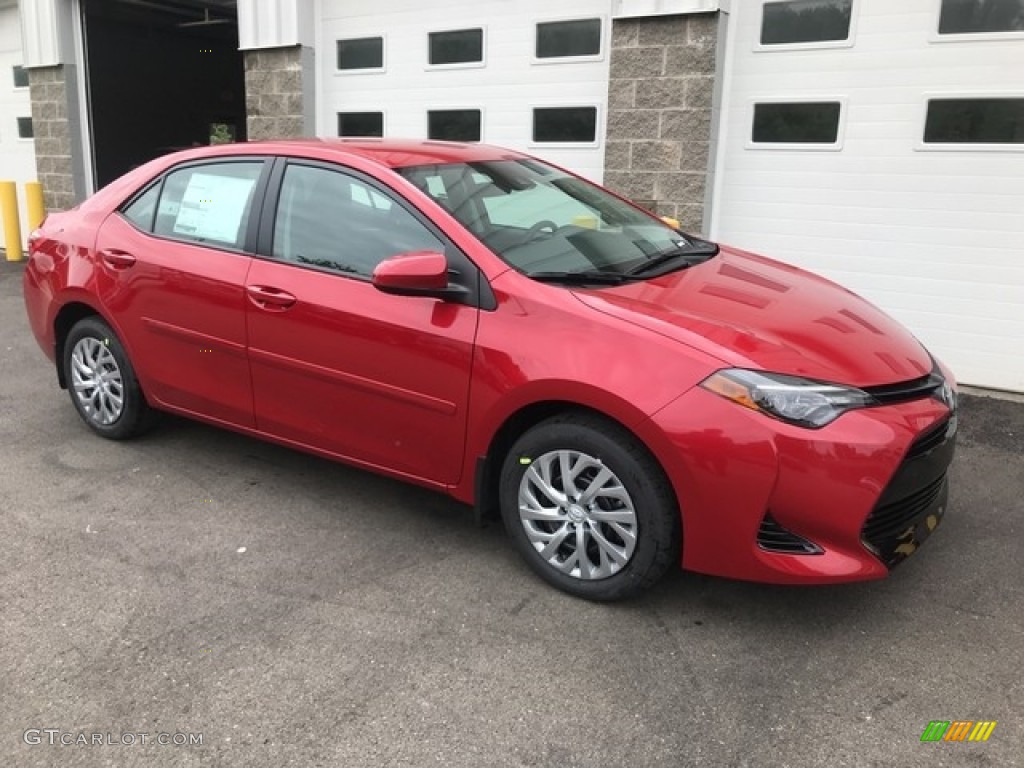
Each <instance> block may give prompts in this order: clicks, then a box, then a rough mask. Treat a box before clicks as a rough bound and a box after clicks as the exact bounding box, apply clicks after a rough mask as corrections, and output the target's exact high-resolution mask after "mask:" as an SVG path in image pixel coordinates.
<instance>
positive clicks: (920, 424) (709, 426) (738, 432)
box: [653, 387, 956, 584]
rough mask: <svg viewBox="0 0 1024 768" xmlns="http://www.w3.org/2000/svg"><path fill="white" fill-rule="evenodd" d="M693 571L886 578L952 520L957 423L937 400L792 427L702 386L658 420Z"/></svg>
mask: <svg viewBox="0 0 1024 768" xmlns="http://www.w3.org/2000/svg"><path fill="white" fill-rule="evenodd" d="M653 418H654V422H655V424H656V425H657V427H658V429H659V430H660V431H661V432H662V434H665V435H667V436H668V441H669V443H670V445H671V448H670V455H669V456H668V457H665V456H663V457H662V462H663V464H664V466H665V467H666V469H667V471H668V474H669V476H670V479H671V481H672V484H673V486H674V488H675V489H676V494H677V497H678V499H679V503H680V508H681V514H682V520H683V555H682V565H683V567H684V568H686V569H688V570H693V571H698V572H701V573H708V574H714V575H720V576H727V577H731V578H739V579H749V580H752V581H762V582H769V583H790V584H796V583H804V584H815V583H817V584H825V583H834V582H844V581H860V580H866V579H875V578H882V577H884V576H885V575H886V574H887V573H888V572H889V570H890V569H891V568H893V567H894V566H895V565H897V564H898V563H900V562H902V561H903V560H904V559H906V557H907V556H909V555H910V554H912V553H913V552H914V551H915V550H916V549H917V548H918V546H919V545H920V544H921V542H923V541H924V539H925V538H926V537H927V536H928V535H929V534H930V533H931V532H932V531H933V530H934V529H935V527H936V526H937V525H938V524H939V522H940V521H941V519H942V516H943V514H944V513H945V509H946V502H947V497H948V479H947V469H948V467H949V464H950V462H951V461H952V457H953V453H954V450H955V442H956V418H955V415H954V414H951V412H950V410H949V408H948V407H947V406H946V405H944V404H943V403H942V402H940V401H939V400H937V399H933V398H929V397H925V398H919V399H915V400H909V401H906V402H900V403H895V404H890V405H884V406H879V407H874V408H865V409H861V410H856V411H851V412H848V413H846V414H844V415H843V416H841V417H840V418H838V419H837V420H836V421H834V422H833V423H832V424H829V425H828V426H827V427H824V428H823V429H819V430H808V429H802V428H799V427H793V426H790V425H788V424H785V423H783V422H780V421H777V420H775V419H772V418H770V417H767V416H764V415H762V414H760V413H757V412H754V411H749V410H747V409H744V408H741V407H738V406H736V405H735V404H734V403H731V402H729V401H727V400H725V399H723V398H721V397H718V396H716V395H714V394H712V393H710V392H707V391H705V390H703V389H701V388H699V387H698V388H694V389H693V390H691V391H690V392H688V393H687V394H685V395H683V396H682V397H681V398H679V399H678V400H676V401H675V402H674V403H672V404H670V405H669V406H667V407H666V408H664V409H663V410H662V411H659V412H658V413H657V414H655V416H654V417H653Z"/></svg>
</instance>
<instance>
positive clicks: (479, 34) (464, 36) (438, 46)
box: [430, 29, 484, 66]
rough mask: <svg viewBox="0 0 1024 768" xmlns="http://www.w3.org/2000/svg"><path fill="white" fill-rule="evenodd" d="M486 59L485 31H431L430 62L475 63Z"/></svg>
mask: <svg viewBox="0 0 1024 768" xmlns="http://www.w3.org/2000/svg"><path fill="white" fill-rule="evenodd" d="M483 60H484V31H483V30H482V29H456V30H452V31H450V32H431V33H430V64H431V65H432V66H437V65H441V64H475V63H478V62H482V61H483Z"/></svg>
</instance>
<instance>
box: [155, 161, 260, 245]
mask: <svg viewBox="0 0 1024 768" xmlns="http://www.w3.org/2000/svg"><path fill="white" fill-rule="evenodd" d="M255 184H256V181H255V180H254V179H239V178H234V177H231V176H214V175H211V174H206V173H194V174H192V178H191V179H189V182H188V187H187V188H186V189H185V194H184V195H183V196H182V198H181V207H180V209H179V210H178V217H177V219H175V221H174V229H173V232H174V234H176V235H183V236H185V237H190V238H194V239H196V240H217V241H220V242H222V243H234V242H237V240H238V229H239V227H240V226H241V224H242V217H243V216H244V215H245V208H246V205H247V204H248V202H249V193H250V192H252V188H253V186H255Z"/></svg>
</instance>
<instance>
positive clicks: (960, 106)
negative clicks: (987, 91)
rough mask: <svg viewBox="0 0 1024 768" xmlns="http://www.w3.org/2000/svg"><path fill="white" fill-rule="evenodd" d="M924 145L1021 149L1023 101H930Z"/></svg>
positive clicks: (1023, 135)
mask: <svg viewBox="0 0 1024 768" xmlns="http://www.w3.org/2000/svg"><path fill="white" fill-rule="evenodd" d="M924 143H925V144H1015V145H1024V98H1013V99H1011V98H1001V99H1000V98H984V99H930V100H929V101H928V116H927V118H926V119H925V127H924Z"/></svg>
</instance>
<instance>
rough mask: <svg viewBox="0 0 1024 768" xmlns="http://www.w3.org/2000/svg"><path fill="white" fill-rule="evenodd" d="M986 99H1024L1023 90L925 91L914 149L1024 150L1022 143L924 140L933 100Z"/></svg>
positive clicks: (929, 150)
mask: <svg viewBox="0 0 1024 768" xmlns="http://www.w3.org/2000/svg"><path fill="white" fill-rule="evenodd" d="M986 99H1013V100H1018V99H1024V90H1020V91H1009V92H1007V91H981V92H975V93H971V92H969V91H953V92H946V93H934V92H931V93H926V94H925V95H924V98H923V99H922V100H921V119H920V123H919V127H920V130H919V132H918V135H917V144H916V145H915V146H914V149H915V150H916V151H918V152H1024V144H1014V143H1009V142H1002V143H994V142H970V141H925V130H926V128H927V126H928V106H929V105H930V104H931V102H933V101H960V100H965V101H974V100H986Z"/></svg>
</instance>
